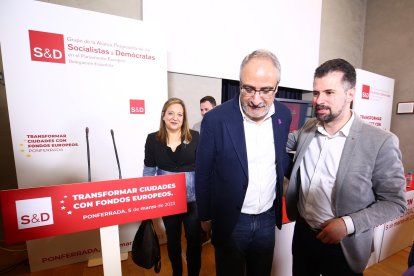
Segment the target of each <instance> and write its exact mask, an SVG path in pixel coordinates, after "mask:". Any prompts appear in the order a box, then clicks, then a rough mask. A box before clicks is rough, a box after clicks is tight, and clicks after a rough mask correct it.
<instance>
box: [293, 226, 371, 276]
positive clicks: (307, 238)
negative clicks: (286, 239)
mask: <svg viewBox="0 0 414 276" xmlns="http://www.w3.org/2000/svg"><path fill="white" fill-rule="evenodd" d="M317 234H318V233H317V232H316V231H315V230H313V229H311V228H310V227H309V225H308V224H307V223H306V222H305V220H304V219H303V218H298V219H297V220H296V224H295V232H294V234H293V242H292V254H293V271H292V272H293V275H294V276H320V275H322V276H345V275H346V276H348V275H363V274H362V273H355V272H353V271H352V270H351V268H350V267H349V266H348V263H347V261H346V259H345V256H344V253H343V251H342V248H341V245H340V244H324V243H322V242H320V241H319V240H318V239H317V238H316V235H317Z"/></svg>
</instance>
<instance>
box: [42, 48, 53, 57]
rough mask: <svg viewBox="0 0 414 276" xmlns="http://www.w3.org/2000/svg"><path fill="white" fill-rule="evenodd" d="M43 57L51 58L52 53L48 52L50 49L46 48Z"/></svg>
mask: <svg viewBox="0 0 414 276" xmlns="http://www.w3.org/2000/svg"><path fill="white" fill-rule="evenodd" d="M43 56H44V57H45V58H52V54H51V53H50V49H49V48H46V49H45V53H44V54H43Z"/></svg>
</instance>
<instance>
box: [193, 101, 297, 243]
mask: <svg viewBox="0 0 414 276" xmlns="http://www.w3.org/2000/svg"><path fill="white" fill-rule="evenodd" d="M274 106H275V113H274V114H273V115H272V117H271V118H272V123H273V137H274V141H275V154H276V160H275V163H276V166H275V168H276V174H277V181H276V200H275V202H274V205H275V207H276V221H275V224H276V225H277V227H278V228H279V229H280V228H281V227H282V194H283V178H284V176H285V174H286V173H287V172H288V171H289V169H290V159H289V156H288V155H287V153H286V142H287V138H288V134H289V127H290V123H291V118H292V116H291V113H290V110H289V109H288V108H287V107H286V106H284V105H283V104H281V103H279V102H277V101H274ZM201 133H202V134H201V135H200V141H199V144H198V148H197V154H196V202H197V207H198V213H199V218H200V219H201V220H202V221H207V220H212V230H213V235H212V242H213V244H221V243H222V242H223V241H225V240H226V239H228V238H229V237H230V235H231V233H232V231H233V229H234V227H235V225H236V223H237V221H238V218H239V215H240V213H241V208H242V205H243V201H244V197H245V195H246V191H247V185H248V183H249V175H248V168H247V151H246V140H245V136H244V127H243V117H242V114H241V112H240V107H239V95H236V96H235V97H234V98H233V99H231V100H229V101H227V102H225V103H223V104H221V105H220V106H218V107H216V108H214V109H213V110H211V111H209V112H208V113H207V114H206V115H205V116H204V118H203V121H202V123H201Z"/></svg>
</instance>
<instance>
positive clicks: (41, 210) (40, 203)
mask: <svg viewBox="0 0 414 276" xmlns="http://www.w3.org/2000/svg"><path fill="white" fill-rule="evenodd" d="M16 213H17V226H18V228H19V229H26V228H32V227H39V226H44V225H50V224H53V210H52V198H51V197H41V198H33V199H25V200H16Z"/></svg>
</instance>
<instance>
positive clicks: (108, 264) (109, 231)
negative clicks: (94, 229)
mask: <svg viewBox="0 0 414 276" xmlns="http://www.w3.org/2000/svg"><path fill="white" fill-rule="evenodd" d="M99 232H100V235H101V249H102V261H103V271H104V275H111V276H112V275H114V276H118V275H119V276H122V268H121V254H120V251H121V248H120V246H119V228H118V225H113V226H107V227H102V228H100V229H99ZM88 266H89V263H88Z"/></svg>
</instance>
